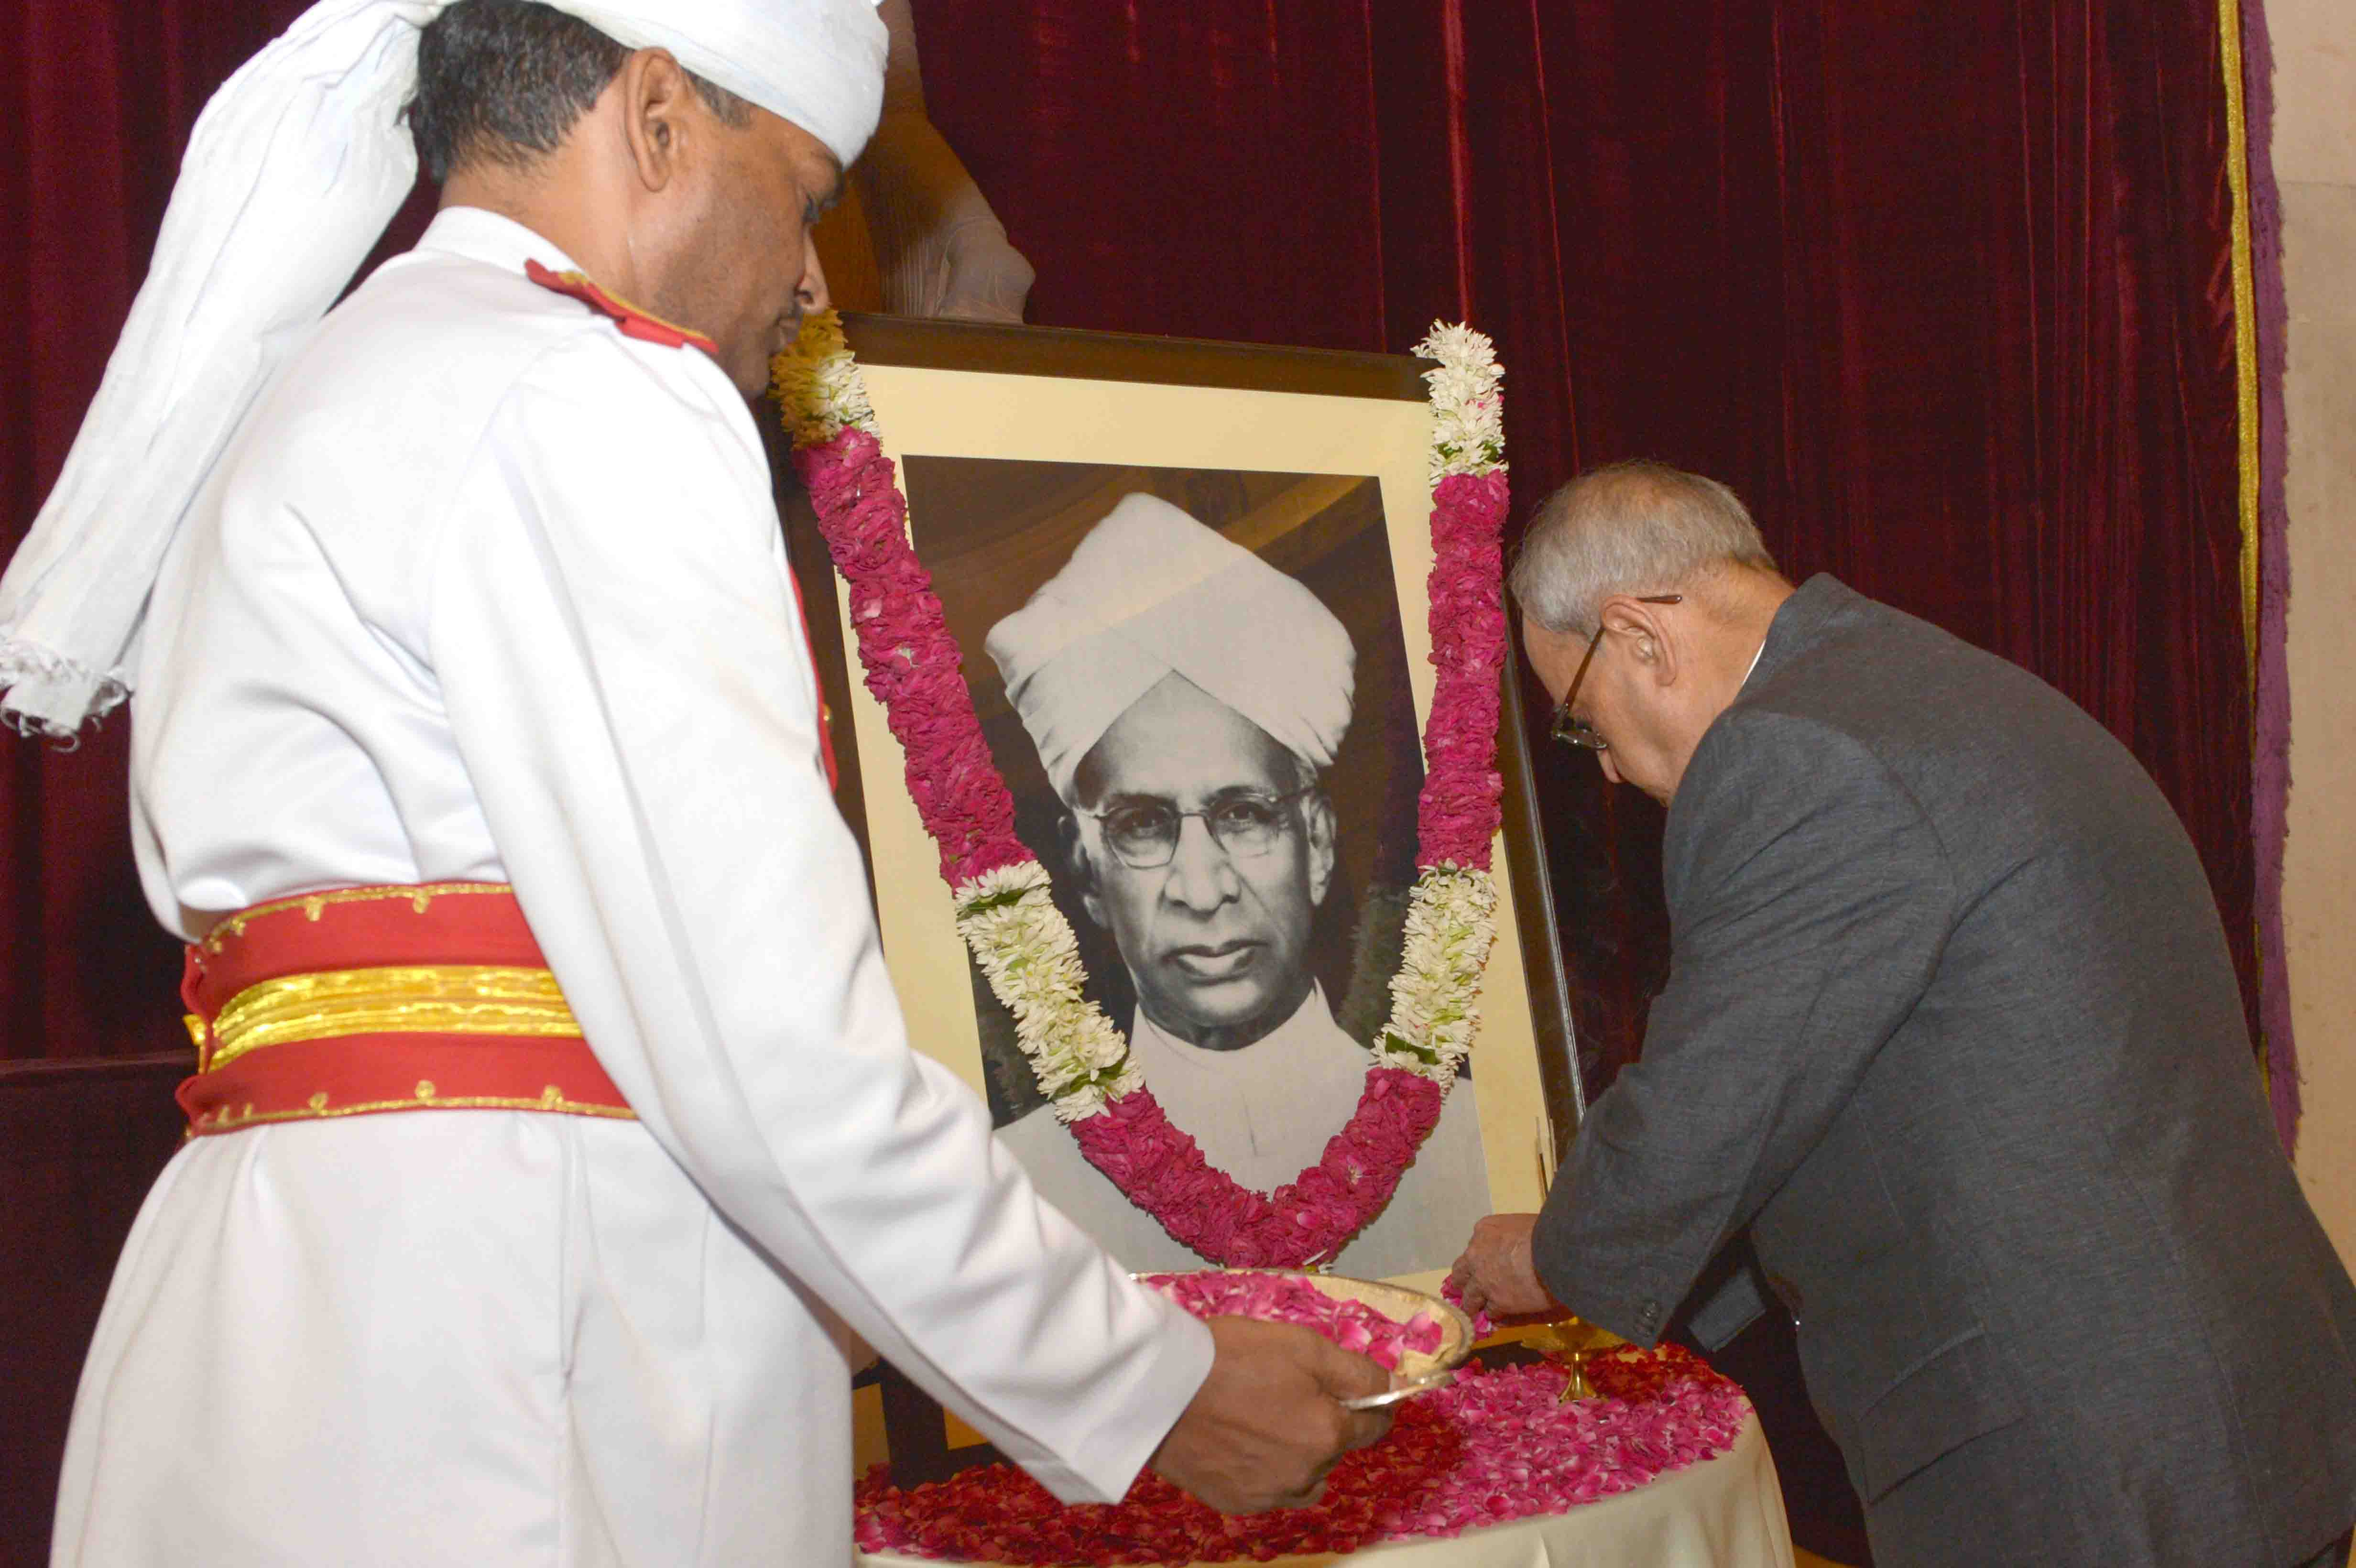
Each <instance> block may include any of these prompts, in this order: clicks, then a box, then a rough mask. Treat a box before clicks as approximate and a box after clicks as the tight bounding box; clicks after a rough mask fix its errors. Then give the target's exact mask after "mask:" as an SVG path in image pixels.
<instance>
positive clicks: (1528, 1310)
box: [1448, 1214, 1562, 1317]
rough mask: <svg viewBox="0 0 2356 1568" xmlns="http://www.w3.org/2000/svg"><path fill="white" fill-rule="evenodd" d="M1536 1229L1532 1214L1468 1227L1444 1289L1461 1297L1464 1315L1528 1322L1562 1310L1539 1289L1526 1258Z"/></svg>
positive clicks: (1496, 1218)
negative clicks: (1452, 1289) (1450, 1288)
mask: <svg viewBox="0 0 2356 1568" xmlns="http://www.w3.org/2000/svg"><path fill="white" fill-rule="evenodd" d="M1537 1223H1538V1217H1537V1215H1536V1214H1492V1215H1490V1216H1489V1217H1488V1218H1487V1219H1485V1220H1483V1221H1481V1222H1480V1223H1479V1224H1477V1225H1475V1226H1473V1227H1472V1240H1471V1241H1469V1242H1467V1243H1464V1255H1463V1256H1462V1257H1460V1258H1458V1259H1457V1260H1456V1266H1455V1267H1454V1268H1452V1269H1450V1270H1449V1271H1448V1283H1449V1284H1451V1285H1454V1286H1455V1287H1456V1288H1457V1289H1458V1290H1460V1291H1462V1292H1463V1296H1464V1310H1465V1311H1467V1312H1486V1313H1488V1314H1489V1316H1490V1317H1530V1316H1532V1315H1534V1314H1537V1313H1541V1312H1559V1311H1561V1310H1562V1304H1561V1303H1560V1302H1558V1301H1557V1300H1555V1298H1554V1297H1553V1296H1550V1295H1548V1294H1547V1287H1546V1286H1545V1285H1542V1284H1540V1283H1539V1281H1538V1271H1537V1264H1536V1263H1535V1262H1533V1261H1532V1259H1531V1256H1530V1233H1531V1232H1534V1231H1536V1230H1537Z"/></svg>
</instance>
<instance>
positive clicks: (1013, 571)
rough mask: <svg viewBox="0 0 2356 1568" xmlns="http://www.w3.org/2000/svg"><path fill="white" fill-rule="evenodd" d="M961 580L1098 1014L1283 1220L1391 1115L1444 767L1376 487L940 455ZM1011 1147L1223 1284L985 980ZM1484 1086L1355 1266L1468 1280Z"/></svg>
mask: <svg viewBox="0 0 2356 1568" xmlns="http://www.w3.org/2000/svg"><path fill="white" fill-rule="evenodd" d="M906 486H907V492H908V497H909V507H910V513H911V517H912V518H913V523H912V527H911V536H912V538H913V539H914V540H915V543H916V552H917V555H918V557H919V559H920V560H923V562H924V563H925V565H926V569H927V570H928V571H930V572H931V573H932V576H933V581H934V585H935V590H936V592H937V593H938V594H939V595H940V598H941V602H942V606H943V610H944V613H945V615H946V618H947V621H948V626H949V629H950V631H951V633H952V634H953V635H955V636H956V638H957V641H958V646H959V648H960V650H961V652H962V654H963V657H964V664H965V673H966V679H967V684H968V687H969V689H970V690H971V691H972V693H973V697H974V703H975V709H976V711H977V712H978V714H979V715H980V720H981V723H982V728H983V732H984V734H985V735H986V737H987V738H988V740H989V742H990V746H991V753H992V756H993V758H994V760H995V761H996V763H997V764H998V767H999V770H1000V772H1001V775H1002V776H1003V777H1004V778H1005V779H1006V781H1007V784H1008V786H1009V788H1010V789H1011V791H1012V794H1013V795H1014V798H1015V802H1016V811H1017V817H1016V825H1017V830H1018V832H1019V833H1020V834H1021V836H1022V837H1023V841H1024V842H1025V843H1026V844H1027V845H1028V846H1029V847H1030V848H1031V849H1032V850H1033V852H1034V853H1035V854H1036V855H1037V856H1038V857H1039V859H1040V861H1041V863H1042V864H1044V865H1045V866H1046V867H1047V868H1048V869H1049V872H1050V875H1051V877H1052V878H1053V880H1054V884H1055V896H1056V901H1057V903H1058V905H1059V907H1060V908H1061V909H1062V910H1063V912H1064V914H1065V915H1066V918H1067V919H1068V920H1069V921H1070V922H1071V923H1072V927H1073V930H1074V932H1075V933H1076V935H1077V937H1078V939H1079V943H1080V951H1081V955H1082V959H1083V962H1084V964H1085V965H1086V967H1087V972H1088V976H1089V979H1090V995H1091V997H1092V999H1094V1000H1095V1001H1097V1002H1098V1004H1099V1005H1100V1006H1101V1007H1103V1008H1104V1009H1105V1011H1106V1013H1107V1015H1108V1017H1109V1018H1110V1019H1112V1020H1113V1022H1114V1023H1115V1024H1116V1026H1118V1027H1119V1028H1120V1029H1122V1030H1123V1031H1124V1032H1125V1033H1126V1034H1127V1035H1128V1036H1129V1038H1130V1050H1131V1051H1132V1053H1133V1055H1134V1058H1135V1060H1136V1061H1138V1063H1139V1065H1140V1066H1141V1068H1142V1070H1143V1072H1144V1074H1145V1078H1146V1082H1147V1083H1148V1084H1149V1086H1150V1087H1151V1090H1152V1092H1153V1093H1154V1095H1155V1098H1156V1099H1157V1100H1158V1101H1159V1102H1160V1103H1161V1104H1162V1108H1163V1109H1164V1111H1165V1112H1166V1113H1167V1114H1168V1115H1169V1116H1170V1117H1171V1119H1172V1121H1173V1123H1174V1124H1175V1125H1177V1126H1179V1127H1180V1128H1181V1129H1183V1131H1185V1132H1187V1133H1188V1134H1190V1135H1191V1136H1193V1137H1194V1140H1195V1141H1196V1143H1197V1144H1198V1145H1200V1146H1201V1147H1202V1149H1203V1152H1204V1154H1205V1157H1206V1158H1207V1159H1208V1160H1209V1161H1210V1163H1211V1164H1212V1166H1213V1167H1214V1168H1217V1169H1220V1170H1223V1171H1225V1172H1226V1173H1227V1174H1228V1175H1229V1176H1231V1177H1233V1178H1234V1179H1236V1180H1237V1182H1239V1183H1241V1184H1242V1185H1244V1186H1246V1187H1248V1188H1252V1189H1257V1190H1260V1191H1271V1190H1273V1189H1277V1188H1279V1187H1281V1186H1283V1185H1284V1184H1285V1183H1287V1182H1289V1181H1290V1180H1292V1179H1294V1178H1295V1177H1297V1176H1298V1175H1299V1174H1300V1172H1301V1170H1302V1168H1305V1167H1307V1166H1310V1165H1313V1164H1315V1163H1316V1161H1317V1159H1318V1157H1319V1156H1320V1155H1321V1154H1322V1153H1323V1149H1324V1147H1325V1144H1326V1142H1327V1140H1328V1139H1330V1138H1331V1137H1332V1136H1333V1134H1334V1133H1335V1132H1337V1131H1339V1130H1340V1128H1341V1126H1342V1125H1343V1124H1344V1122H1345V1121H1346V1120H1347V1119H1348V1117H1349V1115H1350V1113H1351V1111H1352V1110H1353V1109H1354V1108H1355V1105H1356V1104H1357V1100H1358V1096H1359V1094H1360V1093H1361V1091H1362V1090H1363V1088H1364V1087H1365V1072H1366V1068H1367V1066H1368V1065H1369V1061H1370V1053H1369V1051H1368V1049H1367V1042H1368V1041H1369V1040H1371V1039H1372V1038H1373V1037H1374V1035H1375V1032H1376V1030H1377V1029H1380V1027H1381V1025H1382V1023H1383V1020H1384V1019H1385V1018H1386V1017H1387V1012H1388V1008H1389V999H1390V998H1389V993H1388V987H1389V983H1390V978H1391V976H1392V974H1393V972H1394V971H1395V970H1396V969H1397V967H1398V955H1399V942H1400V925H1401V921H1402V918H1403V915H1404V912H1405V909H1406V903H1407V895H1408V890H1409V888H1410V887H1411V886H1412V884H1413V881H1414V876H1415V833H1416V795H1417V792H1418V790H1419V787H1420V786H1421V784H1422V781H1423V770H1422V763H1421V751H1420V743H1419V737H1418V732H1417V725H1416V720H1415V709H1414V702H1413V699H1412V696H1411V694H1410V690H1409V687H1408V669H1407V655H1406V648H1405V643H1404V640H1403V639H1402V636H1401V635H1400V630H1399V621H1398V603H1399V598H1398V584H1397V581H1396V578H1395V576H1394V573H1393V571H1392V566H1391V560H1390V551H1389V546H1388V542H1387V534H1386V527H1385V519H1384V516H1383V509H1382V499H1381V487H1380V485H1378V483H1377V482H1376V479H1375V478H1374V477H1372V476H1370V475H1317V474H1272V473H1259V472H1246V471H1236V470H1219V469H1194V468H1155V467H1141V466H1130V465H1111V464H1071V463H1044V462H1027V461H1017V460H1009V459H997V458H966V457H931V456H912V457H910V458H909V459H907V461H906ZM973 988H974V1004H975V1010H976V1012H977V1015H978V1016H979V1019H980V1037H981V1047H982V1057H983V1062H984V1068H985V1073H986V1078H987V1085H986V1086H987V1090H988V1093H989V1099H990V1104H991V1118H992V1121H993V1122H994V1123H995V1124H996V1125H997V1126H998V1128H999V1136H1000V1137H1001V1141H1002V1142H1004V1143H1005V1144H1006V1146H1007V1147H1009V1148H1010V1149H1012V1151H1013V1152H1014V1153H1015V1155H1016V1156H1017V1157H1018V1158H1020V1159H1021V1160H1022V1161H1023V1165H1024V1166H1025V1168H1027V1169H1028V1170H1029V1171H1030V1172H1031V1174H1032V1176H1033V1179H1034V1180H1035V1181H1036V1182H1037V1183H1038V1184H1039V1186H1040V1188H1041V1189H1042V1190H1043V1191H1044V1193H1045V1194H1046V1196H1047V1197H1048V1199H1049V1200H1051V1201H1053V1202H1055V1204H1056V1205H1057V1206H1058V1207H1060V1208H1062V1209H1063V1210H1064V1211H1066V1213H1067V1214H1069V1215H1070V1216H1072V1217H1073V1218H1074V1219H1075V1220H1076V1221H1078V1222H1079V1223H1080V1224H1082V1225H1083V1226H1084V1227H1085V1228H1087V1230H1088V1231H1089V1232H1091V1233H1092V1234H1094V1235H1095V1236H1096V1237H1097V1238H1098V1240H1099V1241H1100V1242H1102V1243H1104V1244H1105V1245H1106V1246H1107V1247H1108V1249H1109V1250H1110V1251H1112V1252H1113V1253H1114V1254H1115V1255H1116V1256H1117V1257H1119V1259H1120V1260H1121V1261H1122V1262H1123V1263H1125V1264H1129V1265H1130V1267H1133V1268H1178V1267H1194V1266H1199V1264H1201V1262H1202V1260H1201V1259H1200V1258H1198V1257H1197V1256H1196V1254H1194V1253H1192V1252H1190V1251H1188V1250H1187V1249H1186V1248H1184V1247H1183V1245H1182V1244H1181V1243H1178V1242H1176V1241H1175V1240H1173V1239H1172V1238H1171V1237H1170V1236H1169V1235H1168V1234H1167V1233H1166V1232H1163V1230H1162V1227H1161V1225H1160V1224H1159V1223H1158V1222H1157V1221H1155V1220H1154V1219H1153V1218H1152V1217H1151V1215H1149V1214H1147V1213H1145V1212H1144V1211H1142V1210H1140V1209H1138V1208H1137V1207H1135V1206H1134V1205H1133V1204H1131V1203H1130V1200H1128V1199H1127V1198H1125V1197H1124V1196H1122V1194H1121V1193H1120V1192H1119V1189H1117V1188H1116V1187H1115V1186H1114V1185H1113V1184H1112V1183H1111V1182H1110V1181H1109V1180H1108V1179H1106V1178H1105V1177H1104V1176H1103V1175H1101V1174H1100V1173H1098V1171H1097V1170H1096V1168H1094V1167H1093V1166H1091V1165H1089V1164H1088V1163H1087V1159H1086V1158H1085V1157H1084V1156H1083V1155H1082V1154H1081V1152H1080V1150H1079V1147H1078V1146H1077V1145H1076V1143H1075V1142H1074V1141H1073V1139H1072V1136H1071V1135H1070V1133H1069V1132H1068V1131H1067V1130H1066V1128H1065V1126H1064V1125H1063V1124H1062V1123H1060V1122H1059V1121H1058V1120H1057V1119H1056V1117H1055V1114H1054V1112H1053V1110H1052V1109H1051V1108H1050V1107H1049V1106H1048V1105H1047V1104H1046V1102H1045V1100H1044V1097H1043V1096H1042V1095H1041V1093H1040V1091H1039V1088H1038V1086H1037V1084H1036V1083H1035V1081H1034V1080H1033V1074H1032V1071H1031V1068H1030V1065H1029V1063H1028V1062H1027V1061H1025V1059H1024V1058H1023V1055H1022V1053H1021V1051H1020V1050H1019V1049H1018V1048H1017V1046H1016V1043H1015V1034H1014V1028H1013V1020H1012V1018H1011V1017H1009V1016H1008V1015H1007V1014H1006V1013H1005V1011H1004V1009H1003V1008H1001V1006H1000V1004H999V1003H998V1001H997V1000H996V998H995V997H992V996H991V992H990V989H989V987H988V985H987V983H986V982H985V981H984V980H983V979H982V977H981V976H980V972H979V971H978V970H977V971H975V972H974V976H973ZM1474 1096H1475V1090H1474V1085H1473V1083H1472V1080H1471V1079H1470V1078H1469V1077H1467V1078H1463V1079H1460V1081H1459V1082H1458V1083H1457V1084H1456V1085H1455V1087H1454V1088H1453V1089H1452V1090H1451V1092H1450V1094H1449V1098H1448V1101H1447V1104H1446V1106H1445V1108H1444V1109H1443V1111H1442V1113H1441V1116H1440V1125H1439V1126H1438V1127H1437V1128H1435V1129H1434V1131H1433V1133H1432V1135H1431V1136H1430V1138H1429V1139H1428V1140H1427V1141H1426V1143H1425V1145H1424V1147H1423V1149H1422V1151H1421V1152H1420V1154H1419V1156H1418V1157H1417V1160H1416V1163H1415V1164H1414V1166H1412V1167H1411V1168H1409V1169H1408V1174H1407V1175H1406V1177H1405V1178H1404V1179H1402V1180H1401V1182H1400V1185H1399V1189H1398V1193H1397V1194H1396V1195H1395V1196H1394V1197H1393V1200H1392V1201H1391V1204H1390V1205H1389V1207H1388V1208H1387V1209H1386V1210H1385V1211H1384V1212H1383V1213H1382V1214H1380V1215H1378V1216H1377V1217H1376V1219H1375V1221H1373V1222H1372V1223H1370V1224H1369V1225H1368V1226H1367V1227H1366V1228H1365V1230H1364V1231H1362V1232H1359V1234H1358V1236H1357V1237H1356V1238H1355V1240H1354V1241H1353V1242H1351V1243H1349V1244H1348V1245H1347V1246H1345V1247H1344V1249H1343V1250H1342V1252H1341V1253H1340V1254H1339V1256H1338V1257H1337V1258H1336V1259H1335V1260H1334V1266H1335V1267H1337V1268H1338V1269H1340V1270H1342V1271H1343V1272H1346V1273H1355V1274H1359V1275H1377V1276H1379V1275H1394V1274H1400V1273H1408V1272H1413V1271H1418V1270H1423V1269H1430V1268H1437V1267H1441V1266H1444V1265H1445V1264H1447V1263H1448V1261H1449V1259H1450V1257H1451V1256H1452V1253H1451V1248H1452V1247H1453V1246H1454V1245H1456V1244H1458V1243H1459V1242H1461V1238H1462V1234H1463V1232H1464V1229H1465V1227H1466V1226H1467V1225H1468V1224H1469V1223H1470V1222H1471V1221H1472V1220H1474V1219H1477V1218H1478V1217H1479V1216H1480V1215H1481V1214H1483V1213H1485V1212H1487V1211H1488V1203H1489V1193H1488V1181H1487V1176H1486V1171H1485V1167H1484V1163H1483V1153H1482V1147H1481V1137H1480V1125H1479V1115H1478V1110H1477V1102H1476V1100H1475V1097H1474Z"/></svg>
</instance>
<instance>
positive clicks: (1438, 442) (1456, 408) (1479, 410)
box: [1415, 322, 1505, 485]
mask: <svg viewBox="0 0 2356 1568" xmlns="http://www.w3.org/2000/svg"><path fill="white" fill-rule="evenodd" d="M1415 351H1416V352H1417V353H1418V354H1420V355H1421V356H1423V357H1425V358H1427V359H1437V360H1438V361H1440V366H1439V368H1437V369H1432V370H1426V371H1425V372H1424V373H1423V380H1424V384H1425V385H1426V386H1428V387H1430V389H1431V482H1432V483H1433V484H1434V485H1437V484H1439V483H1440V481H1441V480H1442V479H1445V478H1446V477H1448V475H1451V474H1487V473H1489V472H1491V471H1492V470H1494V469H1496V468H1500V467H1503V466H1504V465H1505V397H1504V394H1503V393H1502V392H1501V391H1500V390H1499V388H1500V387H1501V386H1502V385H1503V383H1504V381H1505V367H1503V366H1501V365H1499V364H1498V363H1497V346H1496V345H1495V344H1494V343H1493V342H1491V341H1490V340H1489V338H1488V336H1487V335H1486V334H1484V333H1479V332H1475V331H1473V330H1472V328H1471V327H1469V326H1462V325H1448V324H1446V323H1442V322H1433V323H1432V324H1431V330H1430V332H1429V333H1427V334H1425V336H1424V339H1423V341H1422V342H1420V343H1419V344H1417V345H1416V346H1415Z"/></svg>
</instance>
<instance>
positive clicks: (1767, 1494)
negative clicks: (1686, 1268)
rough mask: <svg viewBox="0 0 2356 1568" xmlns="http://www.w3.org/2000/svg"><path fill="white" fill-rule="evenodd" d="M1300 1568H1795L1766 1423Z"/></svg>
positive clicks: (923, 1566)
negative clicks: (1626, 1479) (1651, 1475)
mask: <svg viewBox="0 0 2356 1568" xmlns="http://www.w3.org/2000/svg"><path fill="white" fill-rule="evenodd" d="M859 1561H860V1562H861V1563H862V1564H866V1565H868V1568H937V1565H936V1564H935V1563H933V1562H932V1560H931V1559H928V1558H919V1557H902V1556H900V1555H898V1554H896V1553H894V1552H873V1553H868V1554H865V1555H862V1557H861V1558H860V1559H859ZM1278 1561H1279V1562H1280V1563H1290V1564H1293V1565H1295V1568H1312V1565H1318V1564H1324V1563H1365V1564H1369V1565H1370V1568H1792V1536H1791V1531H1790V1528H1789V1526H1787V1525H1786V1524H1785V1522H1784V1520H1783V1490H1782V1488H1781V1487H1780V1486H1779V1485H1778V1484H1777V1482H1776V1479H1775V1461H1774V1460H1773V1459H1772V1458H1771V1457H1769V1456H1768V1453H1767V1438H1766V1435H1765V1434H1763V1433H1762V1432H1761V1431H1760V1430H1759V1418H1758V1417H1757V1416H1756V1415H1753V1416H1751V1417H1749V1418H1748V1419H1747V1420H1745V1421H1744V1422H1743V1424H1742V1431H1741V1432H1740V1435H1737V1436H1736V1438H1735V1440H1734V1446H1733V1448H1732V1449H1730V1450H1729V1451H1728V1452H1726V1453H1724V1454H1721V1455H1719V1456H1718V1457H1717V1458H1715V1459H1706V1460H1704V1461H1703V1462H1702V1463H1700V1464H1698V1465H1694V1466H1689V1467H1687V1468H1685V1469H1683V1470H1678V1471H1675V1472H1673V1473H1671V1474H1669V1475H1666V1476H1663V1477H1661V1478H1660V1479H1658V1480H1656V1481H1654V1482H1653V1483H1651V1484H1650V1485H1648V1486H1643V1487H1639V1488H1636V1489H1635V1490H1634V1491H1632V1492H1622V1493H1621V1494H1620V1495H1619V1496H1618V1497H1616V1498H1607V1499H1604V1500H1603V1501H1601V1502H1600V1503H1589V1504H1587V1505H1586V1506H1584V1507H1582V1508H1575V1509H1571V1510H1570V1511H1569V1513H1560V1514H1552V1515H1549V1516H1547V1518H1544V1519H1526V1520H1520V1521H1518V1522H1517V1523H1514V1524H1501V1525H1497V1526H1494V1527H1493V1528H1491V1529H1488V1530H1476V1531H1468V1532H1466V1533H1465V1534H1462V1535H1460V1536H1456V1537H1453V1538H1451V1539H1449V1540H1426V1541H1393V1542H1390V1543H1388V1544H1386V1545H1382V1546H1373V1547H1369V1548H1367V1549H1366V1550H1365V1551H1364V1552H1352V1553H1351V1554H1350V1555H1348V1556H1347V1557H1336V1556H1333V1555H1331V1554H1325V1555H1321V1556H1315V1557H1284V1558H1280V1559H1278Z"/></svg>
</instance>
